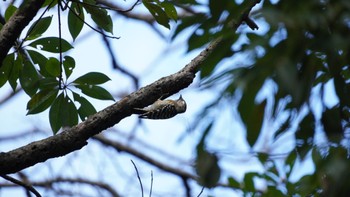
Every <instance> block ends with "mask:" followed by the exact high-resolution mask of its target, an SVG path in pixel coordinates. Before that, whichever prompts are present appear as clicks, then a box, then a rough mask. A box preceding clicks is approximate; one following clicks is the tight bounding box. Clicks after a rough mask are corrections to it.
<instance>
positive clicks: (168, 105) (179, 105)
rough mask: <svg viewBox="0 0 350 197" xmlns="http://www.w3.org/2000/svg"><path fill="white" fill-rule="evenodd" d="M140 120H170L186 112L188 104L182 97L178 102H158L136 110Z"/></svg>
mask: <svg viewBox="0 0 350 197" xmlns="http://www.w3.org/2000/svg"><path fill="white" fill-rule="evenodd" d="M136 110H137V113H138V114H140V115H139V117H140V118H145V119H168V118H172V117H174V116H176V115H177V114H180V113H184V112H185V111H186V102H185V100H183V98H182V96H180V98H179V99H177V100H170V99H169V100H157V101H156V102H154V103H153V104H152V105H150V106H148V107H145V108H142V109H140V108H136Z"/></svg>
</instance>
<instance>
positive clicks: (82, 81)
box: [73, 72, 111, 85]
mask: <svg viewBox="0 0 350 197" xmlns="http://www.w3.org/2000/svg"><path fill="white" fill-rule="evenodd" d="M109 80H111V79H110V78H109V77H107V75H105V74H103V73H99V72H89V73H87V74H85V75H83V76H81V77H79V78H77V79H76V80H74V81H73V83H76V84H79V85H88V84H89V85H97V84H103V83H106V82H107V81H109Z"/></svg>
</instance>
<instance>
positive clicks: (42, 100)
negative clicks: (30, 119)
mask: <svg viewBox="0 0 350 197" xmlns="http://www.w3.org/2000/svg"><path fill="white" fill-rule="evenodd" d="M57 94H58V89H45V90H41V91H40V92H38V93H36V94H34V95H33V97H32V98H31V99H30V100H29V102H28V104H27V110H28V113H27V115H28V114H37V113H40V112H42V111H44V110H46V109H47V108H48V107H50V105H51V104H52V102H53V101H54V100H55V98H56V96H57Z"/></svg>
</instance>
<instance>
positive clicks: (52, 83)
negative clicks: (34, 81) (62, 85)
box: [39, 77, 59, 90]
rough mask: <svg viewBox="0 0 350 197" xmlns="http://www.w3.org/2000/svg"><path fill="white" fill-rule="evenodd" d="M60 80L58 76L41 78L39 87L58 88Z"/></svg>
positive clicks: (42, 88)
mask: <svg viewBox="0 0 350 197" xmlns="http://www.w3.org/2000/svg"><path fill="white" fill-rule="evenodd" d="M58 84H59V82H58V80H57V78H56V77H45V78H42V79H40V80H39V88H40V89H41V90H44V89H55V88H56V89H57V88H58Z"/></svg>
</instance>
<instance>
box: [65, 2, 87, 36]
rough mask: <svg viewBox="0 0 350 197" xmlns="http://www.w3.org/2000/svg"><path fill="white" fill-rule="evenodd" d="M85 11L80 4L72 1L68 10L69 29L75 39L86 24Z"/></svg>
mask: <svg viewBox="0 0 350 197" xmlns="http://www.w3.org/2000/svg"><path fill="white" fill-rule="evenodd" d="M84 18H85V16H84V11H83V9H82V8H81V7H80V5H79V4H77V3H75V2H72V5H71V9H69V12H68V29H69V33H70V35H71V36H72V38H73V41H74V40H75V39H76V38H77V37H78V35H79V34H80V32H81V30H82V29H83V26H84V22H83V21H84Z"/></svg>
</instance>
